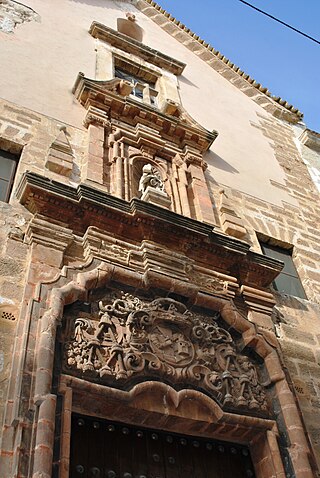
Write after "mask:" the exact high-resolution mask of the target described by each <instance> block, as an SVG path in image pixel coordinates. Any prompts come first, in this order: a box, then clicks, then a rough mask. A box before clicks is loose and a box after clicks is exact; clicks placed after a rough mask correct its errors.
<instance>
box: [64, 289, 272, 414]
mask: <svg viewBox="0 0 320 478" xmlns="http://www.w3.org/2000/svg"><path fill="white" fill-rule="evenodd" d="M115 297H117V298H115ZM99 309H100V313H99V316H100V318H99V320H96V319H94V318H90V316H88V314H86V315H87V317H79V318H77V319H76V320H75V321H74V326H73V329H72V330H70V332H69V333H68V334H69V337H67V341H66V342H65V344H64V370H65V372H67V373H71V374H75V375H78V376H79V375H80V376H81V377H83V378H86V379H89V380H94V381H98V382H102V383H106V384H108V385H111V386H116V387H120V388H121V387H123V386H129V385H130V383H131V384H134V383H136V382H137V381H142V380H150V379H156V380H163V381H165V382H167V383H170V384H172V385H174V386H176V387H178V388H183V387H188V388H190V386H192V387H193V388H197V389H200V390H202V391H203V392H205V393H206V394H208V395H210V396H212V397H213V398H215V399H216V400H217V401H218V402H219V403H220V405H221V406H226V407H227V408H232V409H237V408H242V409H243V408H244V409H248V410H250V411H252V412H253V411H259V412H265V411H267V402H266V396H265V393H264V390H263V387H262V386H261V385H260V384H259V380H258V374H257V370H256V367H255V365H254V364H253V363H252V361H251V360H250V359H249V358H248V357H247V356H245V355H241V354H239V353H238V351H237V347H236V344H235V342H234V340H233V338H232V337H231V335H230V334H229V332H227V331H226V330H225V329H223V328H222V327H220V326H219V324H218V322H217V319H218V316H219V314H215V315H213V316H212V317H207V316H202V315H198V314H194V313H192V312H190V311H189V310H188V309H187V308H186V307H185V305H183V304H182V303H180V302H177V301H175V300H173V299H169V298H160V299H156V300H153V301H152V302H145V301H142V300H141V299H140V298H138V297H136V296H132V295H129V294H127V293H126V294H124V293H122V295H118V296H114V297H113V299H112V301H110V303H109V304H107V305H103V304H102V302H100V303H99Z"/></svg>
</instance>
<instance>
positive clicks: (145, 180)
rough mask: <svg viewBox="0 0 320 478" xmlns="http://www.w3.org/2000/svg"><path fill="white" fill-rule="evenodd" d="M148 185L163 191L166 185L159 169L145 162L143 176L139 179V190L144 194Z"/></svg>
mask: <svg viewBox="0 0 320 478" xmlns="http://www.w3.org/2000/svg"><path fill="white" fill-rule="evenodd" d="M148 187H151V188H154V189H157V190H158V191H161V192H163V190H164V185H163V182H162V180H161V178H160V175H159V173H158V171H157V170H156V169H155V168H153V167H152V165H151V164H145V165H144V166H143V168H142V176H141V178H140V181H139V192H141V194H143V193H144V192H145V191H146V189H147V188H148Z"/></svg>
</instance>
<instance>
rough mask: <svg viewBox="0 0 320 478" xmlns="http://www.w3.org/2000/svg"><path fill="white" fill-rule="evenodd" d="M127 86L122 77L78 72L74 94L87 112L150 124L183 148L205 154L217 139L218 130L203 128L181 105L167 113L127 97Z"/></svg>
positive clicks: (125, 121) (131, 122)
mask: <svg viewBox="0 0 320 478" xmlns="http://www.w3.org/2000/svg"><path fill="white" fill-rule="evenodd" d="M126 86H127V85H126V84H124V82H123V80H119V79H117V78H116V79H113V80H108V81H101V80H92V79H90V78H86V77H85V76H84V75H83V74H82V73H80V74H79V75H78V77H77V80H76V82H75V85H74V87H73V93H74V95H75V97H76V98H77V100H78V101H79V102H80V103H81V104H82V105H83V106H84V107H85V108H86V109H87V110H88V111H89V110H90V109H91V110H92V111H93V109H95V110H99V111H100V112H105V114H106V116H105V120H106V121H107V120H108V119H116V120H120V121H123V122H124V123H127V124H130V125H132V126H136V125H137V124H143V125H146V126H152V127H153V128H155V129H156V130H157V131H158V132H159V134H160V135H161V137H162V138H163V139H165V140H170V141H172V142H173V143H175V144H177V145H178V146H179V147H180V148H182V149H183V148H184V147H186V146H189V147H191V148H195V149H196V150H197V151H200V152H201V153H204V152H205V151H207V150H208V149H209V148H210V146H211V145H212V143H213V141H214V140H215V139H216V138H217V136H218V132H217V131H215V130H213V131H208V130H206V129H205V128H203V127H202V126H201V125H200V124H199V123H197V122H196V121H195V120H194V119H193V118H191V117H190V115H189V114H188V113H187V112H186V111H185V110H184V109H183V108H182V106H180V105H175V109H174V115H171V114H168V113H166V111H165V110H164V111H160V110H159V109H157V108H154V107H152V106H151V105H148V104H145V103H143V102H139V101H137V100H135V99H133V98H131V97H129V96H126V95H127V94H128V92H127V91H125V90H126ZM100 121H101V113H100ZM86 124H88V119H87V120H86Z"/></svg>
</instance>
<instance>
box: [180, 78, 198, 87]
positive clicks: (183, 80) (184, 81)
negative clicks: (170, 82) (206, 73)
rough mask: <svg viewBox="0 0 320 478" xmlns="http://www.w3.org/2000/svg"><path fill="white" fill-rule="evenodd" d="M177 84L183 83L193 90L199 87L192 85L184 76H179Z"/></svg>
mask: <svg viewBox="0 0 320 478" xmlns="http://www.w3.org/2000/svg"><path fill="white" fill-rule="evenodd" d="M179 83H184V84H185V85H188V86H193V88H197V89H199V86H197V85H195V84H194V83H192V81H190V80H188V78H186V77H185V76H183V75H182V76H179Z"/></svg>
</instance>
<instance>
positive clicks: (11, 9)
mask: <svg viewBox="0 0 320 478" xmlns="http://www.w3.org/2000/svg"><path fill="white" fill-rule="evenodd" d="M31 21H37V22H38V21H40V17H39V15H38V14H37V13H36V12H35V11H34V10H32V8H30V7H27V6H26V5H23V4H22V3H20V2H15V1H14V0H2V1H1V3H0V31H2V32H4V33H13V31H14V29H15V28H16V26H17V25H21V24H22V23H26V22H31Z"/></svg>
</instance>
